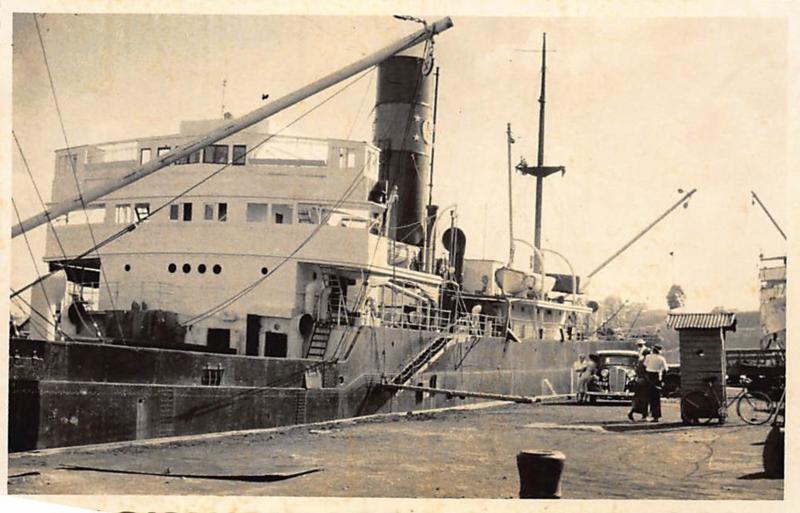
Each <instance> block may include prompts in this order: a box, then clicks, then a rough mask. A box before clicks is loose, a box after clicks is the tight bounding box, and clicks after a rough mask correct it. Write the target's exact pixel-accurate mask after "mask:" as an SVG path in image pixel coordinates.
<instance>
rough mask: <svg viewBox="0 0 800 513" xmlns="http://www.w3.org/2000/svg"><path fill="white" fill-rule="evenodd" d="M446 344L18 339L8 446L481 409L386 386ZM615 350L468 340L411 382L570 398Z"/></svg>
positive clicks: (386, 335) (371, 336) (374, 333)
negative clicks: (245, 345)
mask: <svg viewBox="0 0 800 513" xmlns="http://www.w3.org/2000/svg"><path fill="white" fill-rule="evenodd" d="M437 335H438V334H436V333H432V332H425V331H412V330H400V329H391V328H369V327H363V328H361V329H359V330H358V331H357V333H356V334H355V336H354V337H353V338H352V341H351V345H350V348H349V350H348V352H347V354H346V357H345V358H342V359H340V360H339V361H338V362H322V361H317V360H308V359H292V360H290V359H285V358H256V357H245V356H230V355H217V354H210V353H192V352H187V351H175V350H164V349H153V348H133V347H122V346H115V345H103V344H95V343H61V342H45V341H37V340H26V339H18V340H12V343H11V354H12V358H11V360H10V377H11V378H10V383H9V385H10V386H9V448H10V451H24V450H33V449H43V448H49V447H63V446H74V445H85V444H94V443H103V442H115V441H126V440H137V439H147V438H157V437H169V436H180V435H191V434H200V433H211V432H222V431H231V430H242V429H257V428H268V427H277V426H288V425H295V424H304V423H311V422H318V421H325V420H333V419H341V418H349V417H358V416H363V415H369V414H373V413H382V412H393V411H394V412H396V411H413V410H424V409H430V408H438V407H447V406H455V405H458V404H463V403H465V402H469V401H476V400H478V399H474V398H469V397H466V398H462V397H459V396H453V395H447V394H442V393H424V392H414V391H397V390H394V389H391V388H389V387H384V386H382V385H381V384H382V383H384V382H386V381H387V380H390V379H391V378H392V377H393V376H395V375H397V373H398V372H399V371H400V370H401V369H402V368H403V367H404V366H405V365H407V364H408V362H409V361H411V360H412V359H413V358H414V357H415V355H417V354H419V353H420V352H421V351H423V350H424V349H425V348H426V347H427V346H428V345H429V344H430V343H431V341H432V340H434V338H435V337H436V336H437ZM609 344H611V345H613V346H614V347H620V348H621V347H625V348H627V347H628V346H627V343H626V342H623V341H565V342H562V341H549V340H525V341H522V342H509V341H506V340H505V339H503V338H498V337H485V336H463V337H459V338H457V339H454V340H453V341H451V342H450V343H448V344H447V346H446V347H444V348H443V350H442V351H441V352H440V354H437V355H436V358H435V360H434V359H432V360H431V362H430V363H429V365H427V366H426V367H425V368H424V369H421V370H420V371H419V372H417V373H416V374H414V375H413V376H412V378H411V379H410V380H408V381H407V384H409V385H423V386H426V387H432V388H440V389H448V390H462V391H473V392H487V393H497V394H513V395H526V396H533V395H549V394H551V393H554V392H555V393H569V392H570V391H571V386H572V376H571V374H572V370H571V369H572V363H573V361H574V360H575V359H576V356H577V354H579V353H586V352H591V351H594V350H595V349H598V348H601V346H602V348H611V347H612V346H611V345H609ZM216 383H219V384H216Z"/></svg>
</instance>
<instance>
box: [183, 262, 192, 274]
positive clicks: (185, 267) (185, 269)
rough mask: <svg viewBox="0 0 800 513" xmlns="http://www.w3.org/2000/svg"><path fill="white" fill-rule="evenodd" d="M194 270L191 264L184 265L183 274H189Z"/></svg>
mask: <svg viewBox="0 0 800 513" xmlns="http://www.w3.org/2000/svg"><path fill="white" fill-rule="evenodd" d="M191 270H192V266H191V265H189V264H183V272H185V273H187V274H188V273H189V272H190V271H191Z"/></svg>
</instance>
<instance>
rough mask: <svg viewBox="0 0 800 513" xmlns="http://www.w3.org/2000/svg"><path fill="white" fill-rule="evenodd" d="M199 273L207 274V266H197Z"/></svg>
mask: <svg viewBox="0 0 800 513" xmlns="http://www.w3.org/2000/svg"><path fill="white" fill-rule="evenodd" d="M197 272H199V273H200V274H205V272H206V264H200V265H198V266H197Z"/></svg>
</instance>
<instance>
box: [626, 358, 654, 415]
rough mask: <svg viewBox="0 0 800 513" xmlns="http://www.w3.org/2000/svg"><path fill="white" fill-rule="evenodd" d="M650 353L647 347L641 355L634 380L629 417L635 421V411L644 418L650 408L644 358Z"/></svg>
mask: <svg viewBox="0 0 800 513" xmlns="http://www.w3.org/2000/svg"><path fill="white" fill-rule="evenodd" d="M649 354H650V349H649V348H647V347H645V348H644V349H643V350H642V352H641V355H640V358H639V362H638V363H637V364H636V377H635V378H634V380H633V400H632V401H631V410H630V411H629V412H628V419H629V420H631V421H635V420H636V419H635V418H634V417H633V414H634V413H638V414H640V415H641V416H642V420H644V419H646V418H647V413H648V410H649V402H650V395H649V394H648V383H647V370H646V369H645V366H644V359H645V358H646V357H647V355H649Z"/></svg>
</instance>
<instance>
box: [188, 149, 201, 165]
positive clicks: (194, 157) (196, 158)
mask: <svg viewBox="0 0 800 513" xmlns="http://www.w3.org/2000/svg"><path fill="white" fill-rule="evenodd" d="M201 153H202V150H197V151H196V152H194V153H190V154H189V157H188V163H189V164H198V163H199V162H200V154H201Z"/></svg>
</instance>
